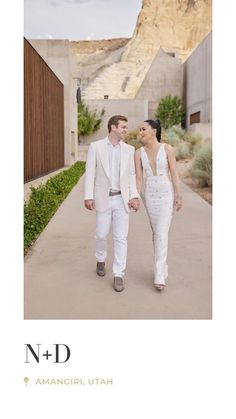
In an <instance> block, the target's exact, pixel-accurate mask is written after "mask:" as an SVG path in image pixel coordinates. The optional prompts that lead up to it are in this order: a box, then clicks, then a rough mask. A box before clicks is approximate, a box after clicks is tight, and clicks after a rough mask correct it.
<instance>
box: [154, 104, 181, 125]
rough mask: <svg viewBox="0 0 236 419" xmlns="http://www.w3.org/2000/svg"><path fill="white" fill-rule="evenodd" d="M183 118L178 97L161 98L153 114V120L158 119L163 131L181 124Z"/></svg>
mask: <svg viewBox="0 0 236 419" xmlns="http://www.w3.org/2000/svg"><path fill="white" fill-rule="evenodd" d="M184 116H185V110H184V107H183V104H182V101H181V99H180V97H178V96H165V97H164V98H162V99H161V101H160V103H159V106H158V108H157V109H156V112H155V118H157V119H160V121H161V125H162V127H163V128H165V129H167V128H170V127H172V126H173V125H177V124H179V123H181V122H182V121H183V118H184Z"/></svg>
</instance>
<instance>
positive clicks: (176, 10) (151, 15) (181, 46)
mask: <svg viewBox="0 0 236 419" xmlns="http://www.w3.org/2000/svg"><path fill="white" fill-rule="evenodd" d="M211 15H212V1H211V0H143V6H142V10H141V12H140V14H139V16H138V20H137V24H136V28H135V31H134V34H133V37H132V39H131V40H130V42H129V43H128V44H127V47H126V51H125V53H124V55H123V57H122V59H124V60H128V61H131V60H136V59H147V58H148V57H153V56H154V55H155V53H156V50H157V48H158V47H159V46H161V47H162V48H163V49H164V50H165V51H168V52H177V53H178V54H179V56H180V57H181V58H182V60H185V59H186V58H187V57H188V56H189V55H190V53H191V52H192V50H193V49H194V48H195V47H196V46H197V45H198V44H199V43H200V42H201V41H202V40H203V39H204V38H205V36H206V35H207V34H208V33H209V32H210V31H211Z"/></svg>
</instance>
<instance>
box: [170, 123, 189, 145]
mask: <svg viewBox="0 0 236 419" xmlns="http://www.w3.org/2000/svg"><path fill="white" fill-rule="evenodd" d="M171 130H172V132H174V133H175V134H176V135H177V136H178V138H179V139H180V140H183V141H184V136H185V135H186V131H185V130H184V129H183V128H181V127H179V126H176V125H175V126H173V127H172V128H171Z"/></svg>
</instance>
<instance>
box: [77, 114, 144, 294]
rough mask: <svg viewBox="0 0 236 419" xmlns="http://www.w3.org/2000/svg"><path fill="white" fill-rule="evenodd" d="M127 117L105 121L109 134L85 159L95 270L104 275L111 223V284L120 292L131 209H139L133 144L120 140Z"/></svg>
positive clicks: (87, 200)
mask: <svg viewBox="0 0 236 419" xmlns="http://www.w3.org/2000/svg"><path fill="white" fill-rule="evenodd" d="M127 123H128V119H127V118H126V117H125V116H122V115H114V116H112V117H111V118H110V119H109V121H108V136H107V137H106V138H104V139H102V140H99V141H95V142H93V143H91V144H90V147H89V150H88V156H87V162H86V173H85V196H84V205H85V207H86V208H87V209H89V210H93V209H95V210H96V236H95V240H96V242H95V247H96V251H95V256H96V259H97V268H96V272H97V274H98V275H99V276H104V275H105V274H106V270H105V260H106V256H107V236H108V233H109V231H110V228H111V226H112V229H113V240H114V261H113V276H114V280H113V287H114V289H115V291H118V292H119V291H123V289H124V274H125V268H126V258H127V235H128V229H129V213H130V210H131V208H132V209H134V210H135V211H137V210H138V208H139V204H140V201H139V198H140V196H139V194H138V191H137V188H136V177H135V166H134V147H132V146H130V145H128V144H126V143H124V142H123V141H122V140H123V139H124V137H125V135H126V134H127V131H128V124H127Z"/></svg>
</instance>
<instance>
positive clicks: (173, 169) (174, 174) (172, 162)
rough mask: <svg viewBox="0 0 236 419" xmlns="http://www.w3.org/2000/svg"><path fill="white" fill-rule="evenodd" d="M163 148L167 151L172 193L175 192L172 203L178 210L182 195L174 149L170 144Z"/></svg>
mask: <svg viewBox="0 0 236 419" xmlns="http://www.w3.org/2000/svg"><path fill="white" fill-rule="evenodd" d="M165 149H166V153H167V158H168V164H169V169H170V174H171V179H172V183H173V187H174V194H175V198H174V205H175V209H176V211H179V210H180V208H181V207H182V195H181V191H180V181H179V174H178V171H177V165H176V158H175V151H174V149H173V147H172V146H171V145H170V144H165Z"/></svg>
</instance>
